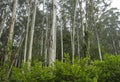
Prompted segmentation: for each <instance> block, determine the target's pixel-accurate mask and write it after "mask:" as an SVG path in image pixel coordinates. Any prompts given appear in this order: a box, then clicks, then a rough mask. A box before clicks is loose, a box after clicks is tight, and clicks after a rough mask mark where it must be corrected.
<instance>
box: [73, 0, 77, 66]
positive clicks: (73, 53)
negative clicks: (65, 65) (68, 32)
mask: <svg viewBox="0 0 120 82" xmlns="http://www.w3.org/2000/svg"><path fill="white" fill-rule="evenodd" d="M77 3H78V0H76V2H75V7H74V17H73V26H72V39H71V40H72V41H71V45H72V63H73V64H74V56H75V23H76V21H75V19H76V9H77V8H76V7H77Z"/></svg>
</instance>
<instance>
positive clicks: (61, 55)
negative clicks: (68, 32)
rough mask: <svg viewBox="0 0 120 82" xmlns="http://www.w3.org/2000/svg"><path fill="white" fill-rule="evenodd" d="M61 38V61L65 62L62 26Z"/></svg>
mask: <svg viewBox="0 0 120 82" xmlns="http://www.w3.org/2000/svg"><path fill="white" fill-rule="evenodd" d="M60 36H61V61H62V62H63V26H62V25H61V30H60Z"/></svg>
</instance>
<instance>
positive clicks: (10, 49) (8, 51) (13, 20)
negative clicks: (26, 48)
mask: <svg viewBox="0 0 120 82" xmlns="http://www.w3.org/2000/svg"><path fill="white" fill-rule="evenodd" d="M17 2H18V0H14V5H13V12H12V20H11V25H10V32H9V37H8V42H7V51H6V53H7V54H6V55H5V62H6V61H8V62H9V61H10V57H11V53H12V43H13V35H14V24H15V19H16V8H17Z"/></svg>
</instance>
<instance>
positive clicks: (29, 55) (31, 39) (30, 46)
mask: <svg viewBox="0 0 120 82" xmlns="http://www.w3.org/2000/svg"><path fill="white" fill-rule="evenodd" d="M36 8H37V0H35V4H34V13H33V18H32V19H33V20H32V26H31V32H30V43H29V52H28V69H29V68H30V66H31V61H32V47H33V37H34V27H35V18H36Z"/></svg>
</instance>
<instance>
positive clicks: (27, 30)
mask: <svg viewBox="0 0 120 82" xmlns="http://www.w3.org/2000/svg"><path fill="white" fill-rule="evenodd" d="M30 2H31V1H30ZM30 4H31V3H28V19H27V28H26V37H25V49H24V63H25V62H26V55H27V45H28V32H29V23H30Z"/></svg>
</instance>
